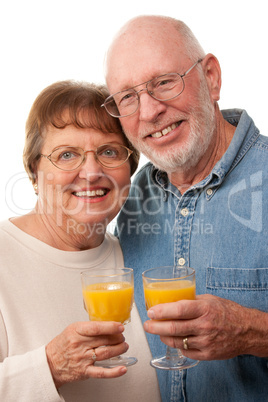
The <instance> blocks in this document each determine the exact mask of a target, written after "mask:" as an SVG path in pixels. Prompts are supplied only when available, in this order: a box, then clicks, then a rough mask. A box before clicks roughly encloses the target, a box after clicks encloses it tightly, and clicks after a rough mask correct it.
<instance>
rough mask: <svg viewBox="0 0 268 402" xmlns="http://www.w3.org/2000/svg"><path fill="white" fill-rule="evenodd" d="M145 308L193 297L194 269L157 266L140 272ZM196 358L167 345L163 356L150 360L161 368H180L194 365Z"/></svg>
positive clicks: (192, 298)
mask: <svg viewBox="0 0 268 402" xmlns="http://www.w3.org/2000/svg"><path fill="white" fill-rule="evenodd" d="M142 279H143V290H144V298H145V305H146V309H147V310H148V309H149V308H150V307H153V306H155V305H157V304H162V303H173V302H176V301H179V300H185V299H188V300H194V299H195V271H194V269H192V268H189V267H176V266H167V267H158V268H152V269H149V270H147V271H145V272H143V274H142ZM198 363H199V361H198V360H193V359H189V358H188V357H185V356H183V355H182V353H181V351H180V349H174V348H171V347H169V346H167V351H166V355H165V356H161V357H156V358H154V359H152V360H151V365H152V366H153V367H155V368H158V369H163V370H182V369H186V368H190V367H194V366H196V365H197V364H198Z"/></svg>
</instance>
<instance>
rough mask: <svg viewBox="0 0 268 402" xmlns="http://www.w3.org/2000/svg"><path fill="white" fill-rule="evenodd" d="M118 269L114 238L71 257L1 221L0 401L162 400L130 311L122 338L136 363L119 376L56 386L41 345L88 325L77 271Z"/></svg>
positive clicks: (140, 332)
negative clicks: (77, 326)
mask: <svg viewBox="0 0 268 402" xmlns="http://www.w3.org/2000/svg"><path fill="white" fill-rule="evenodd" d="M105 266H109V267H111V266H123V256H122V252H121V248H120V246H119V243H118V240H117V239H116V238H115V237H113V236H112V235H110V234H106V237H105V240H104V242H103V243H102V244H101V245H100V246H99V247H97V248H94V249H91V250H86V251H79V252H68V251H61V250H58V249H55V248H53V247H50V246H48V245H47V244H45V243H43V242H41V241H39V240H37V239H36V238H34V237H32V236H29V235H28V234H26V233H24V232H23V231H21V230H20V229H18V228H17V227H16V226H15V225H13V224H12V223H11V222H10V221H5V222H2V223H0V401H1V402H43V401H44V402H49V401H51V402H60V401H63V400H64V401H67V402H84V401H94V402H95V401H96V402H97V401H98V402H102V401H109V402H113V401H114V402H118V401H128V402H131V401H139V402H143V401H144V402H147V401H150V400H152V401H154V402H155V401H160V400H161V399H160V394H159V388H158V383H157V377H156V372H155V370H154V369H153V368H152V367H150V364H149V362H150V358H151V354H150V351H149V347H148V344H147V340H146V337H145V334H144V331H143V327H142V323H141V320H140V317H139V314H138V312H137V309H136V307H135V306H134V308H133V311H132V321H131V323H130V324H128V325H127V326H126V329H125V332H124V335H125V338H126V341H127V343H128V344H129V345H130V348H129V350H128V352H127V354H128V355H131V356H136V357H137V358H138V363H137V364H136V365H134V366H132V367H129V368H128V372H127V374H126V375H124V376H123V377H120V378H116V379H89V380H87V381H81V382H77V383H72V384H66V385H64V386H62V387H61V388H60V389H59V392H58V391H57V389H56V388H55V386H54V382H53V379H52V376H51V373H50V370H49V366H48V363H47V359H46V354H45V345H46V344H47V343H48V342H49V341H50V340H51V339H53V338H54V337H55V336H56V335H58V334H59V333H61V332H62V331H63V329H64V328H66V327H67V326H68V325H69V324H71V323H73V322H76V321H87V320H88V316H87V313H86V312H85V311H84V308H83V301H82V291H81V281H80V272H81V271H83V270H84V269H87V268H93V267H100V268H104V267H105Z"/></svg>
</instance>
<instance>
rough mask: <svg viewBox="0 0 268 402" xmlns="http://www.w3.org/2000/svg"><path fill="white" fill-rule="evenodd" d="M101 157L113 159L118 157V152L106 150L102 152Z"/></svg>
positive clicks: (110, 149)
mask: <svg viewBox="0 0 268 402" xmlns="http://www.w3.org/2000/svg"><path fill="white" fill-rule="evenodd" d="M100 155H101V156H105V157H109V158H112V157H116V156H117V151H116V149H113V148H108V149H105V150H104V151H102V152H101V154H100Z"/></svg>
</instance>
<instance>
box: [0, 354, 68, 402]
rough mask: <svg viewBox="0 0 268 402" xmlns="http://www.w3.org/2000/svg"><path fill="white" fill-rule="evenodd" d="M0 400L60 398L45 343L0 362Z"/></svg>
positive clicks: (50, 401)
mask: <svg viewBox="0 0 268 402" xmlns="http://www.w3.org/2000/svg"><path fill="white" fill-rule="evenodd" d="M0 401H8V402H17V401H20V402H62V401H64V399H63V398H62V397H61V396H60V395H59V394H58V391H57V389H56V387H55V385H54V381H53V378H52V376H51V372H50V369H49V366H48V363H47V358H46V352H45V346H42V347H40V348H38V349H35V350H32V351H29V352H27V353H25V354H23V355H17V356H11V357H6V358H5V359H4V361H3V362H1V363H0Z"/></svg>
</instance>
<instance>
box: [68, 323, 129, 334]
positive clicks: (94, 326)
mask: <svg viewBox="0 0 268 402" xmlns="http://www.w3.org/2000/svg"><path fill="white" fill-rule="evenodd" d="M124 330H125V327H124V325H123V324H121V323H120V322H113V321H85V322H78V323H76V332H77V333H78V334H79V335H81V336H99V335H113V334H121V333H122V332H124Z"/></svg>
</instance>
